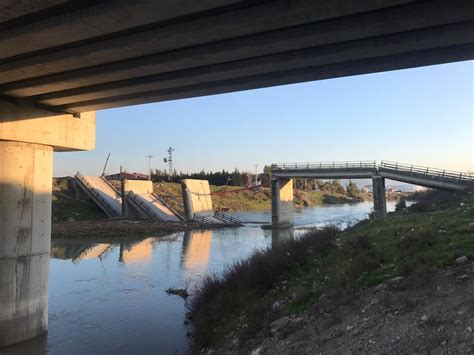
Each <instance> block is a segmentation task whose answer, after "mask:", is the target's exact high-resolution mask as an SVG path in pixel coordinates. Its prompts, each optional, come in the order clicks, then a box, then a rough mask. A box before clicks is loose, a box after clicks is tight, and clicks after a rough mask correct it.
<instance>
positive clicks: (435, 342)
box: [203, 263, 474, 354]
mask: <svg viewBox="0 0 474 355" xmlns="http://www.w3.org/2000/svg"><path fill="white" fill-rule="evenodd" d="M473 296H474V263H466V264H464V265H457V266H454V267H451V268H449V269H447V270H443V271H437V272H428V271H424V272H423V271H420V272H416V273H414V274H412V275H411V276H410V277H408V278H397V279H394V280H391V281H387V282H386V283H384V284H381V285H379V286H377V287H374V288H371V289H360V290H349V289H339V290H333V291H332V292H329V293H327V294H323V295H321V296H320V301H319V302H318V303H317V304H315V305H314V306H313V307H312V308H311V309H309V310H307V311H305V312H304V313H303V314H300V315H293V316H289V317H280V318H277V319H276V320H275V321H273V322H271V323H270V324H269V325H268V327H267V328H266V329H263V330H262V331H261V332H260V333H259V334H257V335H255V337H253V338H252V339H246V340H245V342H244V341H241V340H240V339H239V336H238V332H237V333H236V334H235V335H234V334H229V336H228V337H227V338H226V339H225V341H224V344H223V345H222V346H220V347H218V348H215V349H213V350H209V349H205V350H204V351H203V352H204V353H213V351H216V353H229V354H231V353H242V354H249V353H251V354H277V353H278V354H315V353H322V354H348V353H366V354H367V353H376V354H382V353H429V354H468V353H473V352H474V303H473V302H472V298H473ZM276 312H278V310H276Z"/></svg>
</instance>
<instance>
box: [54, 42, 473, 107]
mask: <svg viewBox="0 0 474 355" xmlns="http://www.w3.org/2000/svg"><path fill="white" fill-rule="evenodd" d="M473 57H474V44H467V45H461V46H452V47H446V48H437V49H429V50H424V51H416V52H409V53H403V54H399V55H391V56H382V57H376V58H369V59H363V60H358V61H350V62H341V63H337V64H330V65H323V66H317V67H309V68H302V69H293V70H289V71H285V72H274V73H269V74H262V75H254V76H250V77H242V78H237V79H231V80H224V81H218V82H211V83H203V84H196V85H190V86H184V87H179V88H171V89H163V90H156V91H150V92H140V93H136V94H130V95H122V96H116V97H112V98H105V99H98V100H90V101H84V102H79V103H74V104H68V105H62V106H57V109H60V110H64V111H68V112H84V111H91V110H100V109H106V108H113V107H121V106H130V105H137V104H144V103H151V102H161V101H167V100H177V99H183V98H190V97H198V96H206V95H214V94H222V93H227V92H235V91H242V90H250V89H258V88H264V87H271V86H278V85H285V84H294V83H301V82H308V81H315V80H323V79H331V78H337V77H343V76H351V75H359V74H367V73H374V72H382V71H389V70H396V69H406V68H414V67H419V66H426V65H432V64H442V63H449V62H455V61H462V60H469V59H471V58H473Z"/></svg>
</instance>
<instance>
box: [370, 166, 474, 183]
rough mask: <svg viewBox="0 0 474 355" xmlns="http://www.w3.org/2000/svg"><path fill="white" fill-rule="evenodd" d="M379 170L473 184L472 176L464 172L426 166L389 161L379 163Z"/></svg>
mask: <svg viewBox="0 0 474 355" xmlns="http://www.w3.org/2000/svg"><path fill="white" fill-rule="evenodd" d="M379 169H381V170H383V169H385V170H395V171H401V172H404V173H411V174H417V175H425V176H429V177H431V178H438V179H445V180H456V181H466V182H474V176H473V175H471V174H469V173H466V172H461V171H452V170H443V169H436V168H430V167H427V166H417V165H410V164H403V163H396V162H391V161H381V162H380V167H379Z"/></svg>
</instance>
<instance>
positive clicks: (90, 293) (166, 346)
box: [1, 203, 394, 354]
mask: <svg viewBox="0 0 474 355" xmlns="http://www.w3.org/2000/svg"><path fill="white" fill-rule="evenodd" d="M371 208H372V204H371V203H360V204H353V205H337V206H324V207H315V208H304V209H301V210H298V211H296V212H295V230H294V231H293V230H292V231H283V232H279V233H276V232H273V235H272V231H264V230H262V229H261V228H260V225H259V224H253V223H252V224H248V225H246V226H244V227H241V228H237V229H224V230H215V231H194V232H181V233H175V234H172V235H169V236H167V237H151V238H140V239H136V238H126V239H124V238H121V239H115V240H104V239H100V240H92V239H91V240H87V241H84V240H82V241H79V242H77V241H73V240H66V241H60V240H55V241H53V244H52V250H51V253H52V255H51V268H50V285H49V333H48V335H47V336H42V337H39V338H36V339H34V340H32V341H28V342H25V343H23V344H21V345H19V346H15V347H12V348H8V349H6V350H5V349H2V351H1V354H30V353H31V354H117V353H121V354H130V353H135V354H137V353H138V354H140V353H145V354H149V353H156V354H173V353H185V352H186V351H187V349H188V338H187V336H186V333H187V332H189V331H192V329H191V328H190V327H191V326H189V325H188V326H187V325H185V324H184V319H185V312H186V304H185V301H184V300H183V299H181V298H180V297H177V296H170V295H168V294H166V293H165V290H166V289H167V288H169V287H185V286H186V285H190V286H191V287H192V285H193V283H194V282H196V281H197V280H199V279H200V278H202V277H203V276H205V275H208V274H210V273H213V272H220V271H222V270H223V268H224V267H225V265H227V264H230V263H233V262H235V261H238V260H241V259H243V258H246V257H247V256H248V255H249V254H250V253H252V251H254V250H255V249H259V248H265V247H268V246H271V245H272V244H275V243H279V242H281V241H283V240H287V239H291V238H293V237H294V235H296V236H297V235H298V234H301V233H302V231H303V230H304V228H305V227H311V226H323V225H325V224H337V225H340V226H345V225H346V224H347V223H353V222H356V221H357V220H361V219H364V218H366V217H367V214H368V213H369V212H370V210H371ZM388 208H389V210H393V209H394V204H393V203H392V204H390V203H389V205H388ZM233 215H234V216H235V217H237V218H239V219H241V220H244V221H252V222H263V223H269V221H270V218H271V214H270V212H269V211H268V212H235V213H233Z"/></svg>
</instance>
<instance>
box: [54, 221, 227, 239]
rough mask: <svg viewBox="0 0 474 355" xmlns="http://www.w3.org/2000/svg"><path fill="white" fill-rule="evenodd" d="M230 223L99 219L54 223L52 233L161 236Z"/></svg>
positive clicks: (56, 235)
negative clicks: (208, 223)
mask: <svg viewBox="0 0 474 355" xmlns="http://www.w3.org/2000/svg"><path fill="white" fill-rule="evenodd" d="M228 227H230V225H227V224H222V225H218V226H216V225H215V224H213V225H207V224H198V223H183V222H177V223H173V222H155V221H147V220H121V219H117V220H113V219H107V220H99V221H75V222H61V223H53V224H52V226H51V235H52V237H53V238H101V237H103V238H109V237H129V236H139V235H149V236H159V235H164V234H169V233H171V232H179V231H186V230H197V229H216V228H228Z"/></svg>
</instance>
